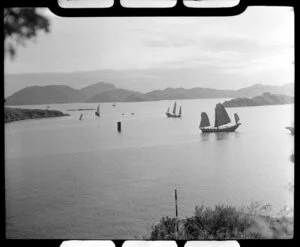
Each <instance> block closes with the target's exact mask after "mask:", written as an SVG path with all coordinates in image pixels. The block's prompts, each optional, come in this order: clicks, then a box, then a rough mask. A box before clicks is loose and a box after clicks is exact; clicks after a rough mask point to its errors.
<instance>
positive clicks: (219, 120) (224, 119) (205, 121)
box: [199, 103, 241, 133]
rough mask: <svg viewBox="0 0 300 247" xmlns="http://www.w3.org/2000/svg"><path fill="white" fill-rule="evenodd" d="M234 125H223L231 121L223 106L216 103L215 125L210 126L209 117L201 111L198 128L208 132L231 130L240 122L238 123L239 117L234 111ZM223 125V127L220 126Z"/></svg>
mask: <svg viewBox="0 0 300 247" xmlns="http://www.w3.org/2000/svg"><path fill="white" fill-rule="evenodd" d="M234 119H235V125H232V126H223V125H225V124H228V123H230V122H231V120H230V118H229V116H228V113H227V112H226V110H225V107H224V106H223V105H222V104H220V103H219V104H217V105H216V107H215V126H214V127H210V123H209V118H208V116H207V114H206V112H202V113H201V122H200V126H199V128H200V130H201V131H202V132H204V133H210V132H233V131H235V130H236V129H237V128H238V127H239V126H240V125H241V123H239V121H240V118H239V116H238V114H237V113H234ZM221 126H223V127H221ZM219 127H221V128H219Z"/></svg>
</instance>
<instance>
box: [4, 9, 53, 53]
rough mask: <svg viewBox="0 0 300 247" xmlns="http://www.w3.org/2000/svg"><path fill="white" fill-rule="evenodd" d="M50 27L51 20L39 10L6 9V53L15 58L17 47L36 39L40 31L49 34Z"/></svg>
mask: <svg viewBox="0 0 300 247" xmlns="http://www.w3.org/2000/svg"><path fill="white" fill-rule="evenodd" d="M49 25H50V24H49V20H48V19H47V18H46V17H45V16H43V15H42V14H40V13H39V11H38V9H37V8H5V9H4V41H5V46H6V47H5V51H6V52H8V53H9V55H10V57H11V58H13V57H14V56H15V54H16V46H17V45H22V46H24V45H25V41H26V40H29V39H32V38H34V37H36V36H37V32H38V31H40V30H43V31H44V32H46V33H48V32H49V31H50V29H49Z"/></svg>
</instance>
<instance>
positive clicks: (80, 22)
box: [5, 7, 294, 91]
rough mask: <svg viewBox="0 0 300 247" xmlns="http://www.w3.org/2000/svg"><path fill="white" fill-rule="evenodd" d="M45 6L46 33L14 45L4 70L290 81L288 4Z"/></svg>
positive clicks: (227, 82) (236, 83)
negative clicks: (112, 13)
mask: <svg viewBox="0 0 300 247" xmlns="http://www.w3.org/2000/svg"><path fill="white" fill-rule="evenodd" d="M44 13H45V14H47V16H48V17H49V18H50V21H51V33H49V34H44V33H40V34H39V35H38V37H37V39H36V41H35V42H27V45H26V47H24V48H23V47H19V48H18V50H17V57H16V58H15V59H14V60H10V59H8V58H7V57H6V58H5V74H6V75H7V74H20V73H43V72H50V73H53V72H55V73H57V72H67V73H69V74H71V73H74V72H76V73H79V72H80V73H81V72H84V71H85V72H87V71H106V72H107V71H109V72H107V73H108V74H109V73H110V77H105V78H104V79H105V80H109V79H111V81H107V82H112V83H114V75H122V76H119V78H118V79H115V81H116V83H117V84H118V85H119V84H120V83H122V82H121V77H123V78H124V74H126V76H127V77H128V78H129V79H128V78H127V81H126V80H124V88H130V89H133V90H137V91H149V90H153V89H156V88H164V87H178V86H182V87H186V88H191V87H197V86H204V87H212V88H227V89H237V88H241V87H243V86H249V85H251V84H254V83H263V84H272V85H282V84H286V83H290V82H294V64H293V61H294V12H293V9H292V8H290V7H249V8H248V9H247V10H246V11H245V12H244V13H242V14H240V15H239V16H233V17H126V18H125V17H118V18H116V17H114V18H113V17H106V18H63V17H57V16H54V15H53V14H51V12H50V11H48V10H44ZM130 76H131V77H135V79H132V80H130ZM137 77H139V78H137ZM143 78H148V81H147V80H145V81H144V83H143ZM149 78H150V79H151V83H152V84H151V85H149V80H150V79H149ZM168 78H170V80H168ZM176 78H180V81H179V80H177V81H176ZM101 79H102V78H98V80H101ZM162 80H163V81H164V83H163V85H162V84H161V81H162ZM218 81H219V82H220V83H218ZM146 82H147V83H146ZM126 83H127V84H126ZM180 83H181V85H180ZM23 86H24V85H23ZM81 86H83V85H81Z"/></svg>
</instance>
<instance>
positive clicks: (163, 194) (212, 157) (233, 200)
mask: <svg viewBox="0 0 300 247" xmlns="http://www.w3.org/2000/svg"><path fill="white" fill-rule="evenodd" d="M223 101H224V99H205V100H182V101H177V103H178V105H182V109H183V117H182V119H168V118H166V117H165V115H164V113H165V111H166V109H167V107H168V106H170V107H171V108H172V106H173V101H159V102H145V103H144V102H143V103H117V106H116V107H113V106H112V104H111V103H106V104H101V106H100V109H101V117H100V118H96V117H95V115H94V111H93V110H90V111H67V110H68V109H78V108H94V109H96V107H97V104H63V105H50V109H58V110H61V111H64V112H66V113H69V114H71V116H68V117H61V118H52V119H40V120H25V121H19V122H14V123H9V124H5V144H6V145H5V155H6V157H5V160H6V163H5V185H6V233H7V237H8V238H30V239H35V238H47V239H49V238H63V239H66V238H69V239H74V238H76V239H79V238H80V239H85V238H86V239H87V238H88V239H91V238H93V239H120V238H125V239H132V238H140V239H141V238H142V237H143V236H145V235H146V236H147V235H148V236H149V232H150V230H151V226H152V225H153V224H155V223H157V222H158V221H159V219H160V218H161V217H162V216H174V215H175V206H174V189H175V188H177V191H178V210H179V216H180V217H182V218H184V217H185V216H191V215H192V214H193V212H194V209H195V206H196V205H201V204H202V203H203V204H205V205H207V206H214V205H215V204H217V203H224V204H229V205H234V206H247V205H249V204H250V203H251V201H252V200H255V201H260V202H262V203H270V204H271V205H272V208H273V213H274V214H276V213H277V212H278V211H279V210H280V209H282V208H283V207H284V206H289V207H293V205H294V195H293V192H291V191H290V190H289V186H290V185H291V184H294V165H293V163H291V161H290V155H291V154H292V153H293V152H294V137H293V136H292V135H291V134H290V133H289V131H288V130H286V129H285V126H289V125H292V124H293V121H294V113H293V108H294V105H281V106H261V107H246V108H229V109H228V110H227V111H228V113H229V115H230V117H232V119H233V113H234V112H237V113H238V114H239V116H240V119H241V122H242V125H241V126H240V127H239V128H238V130H237V131H236V132H235V133H219V134H216V133H210V134H202V133H201V132H200V131H199V129H198V126H199V123H200V113H201V112H202V111H206V112H207V113H208V115H209V117H210V121H211V122H212V123H213V122H214V114H213V113H214V107H215V104H216V103H219V102H223ZM22 107H24V108H41V109H46V105H40V106H22ZM81 113H83V115H84V116H83V121H79V120H78V118H79V116H80V114H81ZM122 113H124V115H122ZM131 113H134V115H131ZM118 121H121V122H122V132H121V133H118V132H117V122H118Z"/></svg>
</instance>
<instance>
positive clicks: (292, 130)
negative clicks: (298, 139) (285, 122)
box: [285, 126, 295, 135]
mask: <svg viewBox="0 0 300 247" xmlns="http://www.w3.org/2000/svg"><path fill="white" fill-rule="evenodd" d="M285 128H286V129H288V130H289V131H291V134H292V135H294V134H295V132H294V127H289V126H288V127H285Z"/></svg>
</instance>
